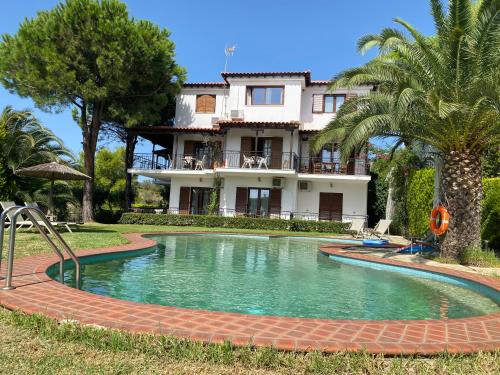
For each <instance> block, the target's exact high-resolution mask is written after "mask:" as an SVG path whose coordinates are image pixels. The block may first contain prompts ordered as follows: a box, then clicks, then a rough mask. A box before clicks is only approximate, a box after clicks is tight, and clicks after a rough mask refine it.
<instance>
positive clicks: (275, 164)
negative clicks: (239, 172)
mask: <svg viewBox="0 0 500 375" xmlns="http://www.w3.org/2000/svg"><path fill="white" fill-rule="evenodd" d="M297 160H298V159H297V155H296V154H295V153H294V152H276V153H270V154H266V153H264V152H255V151H251V152H241V151H225V152H224V153H223V155H222V167H223V168H248V169H281V170H295V168H296V165H297Z"/></svg>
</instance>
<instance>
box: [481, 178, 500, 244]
mask: <svg viewBox="0 0 500 375" xmlns="http://www.w3.org/2000/svg"><path fill="white" fill-rule="evenodd" d="M483 193H484V197H483V212H482V218H481V219H482V220H481V238H482V239H483V240H486V241H488V247H489V248H491V249H495V250H496V251H497V252H500V177H497V178H484V179H483Z"/></svg>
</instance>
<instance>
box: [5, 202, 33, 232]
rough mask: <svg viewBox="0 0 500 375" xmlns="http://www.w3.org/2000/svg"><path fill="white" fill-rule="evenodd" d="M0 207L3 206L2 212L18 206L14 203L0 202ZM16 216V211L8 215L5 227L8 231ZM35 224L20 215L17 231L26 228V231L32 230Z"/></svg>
mask: <svg viewBox="0 0 500 375" xmlns="http://www.w3.org/2000/svg"><path fill="white" fill-rule="evenodd" d="M0 206H2V210H3V211H5V210H6V209H8V208H10V207H14V206H16V204H15V203H14V202H0ZM14 214H15V210H11V211H10V212H8V213H7V220H8V221H6V222H5V225H6V226H7V225H8V227H7V230H9V229H10V223H11V222H12V219H13V218H14ZM33 225H34V224H33V223H32V222H31V220H26V219H25V218H24V217H23V216H22V215H19V216H18V217H17V221H16V228H17V229H20V228H24V227H26V229H30V228H32V227H33Z"/></svg>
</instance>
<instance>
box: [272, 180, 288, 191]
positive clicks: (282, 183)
mask: <svg viewBox="0 0 500 375" xmlns="http://www.w3.org/2000/svg"><path fill="white" fill-rule="evenodd" d="M284 187H285V179H284V178H283V177H273V189H283V188H284Z"/></svg>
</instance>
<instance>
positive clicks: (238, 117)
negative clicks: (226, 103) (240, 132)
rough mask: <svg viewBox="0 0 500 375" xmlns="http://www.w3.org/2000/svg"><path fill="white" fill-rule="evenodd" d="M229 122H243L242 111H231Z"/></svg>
mask: <svg viewBox="0 0 500 375" xmlns="http://www.w3.org/2000/svg"><path fill="white" fill-rule="evenodd" d="M231 120H233V121H243V110H241V109H232V110H231Z"/></svg>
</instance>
